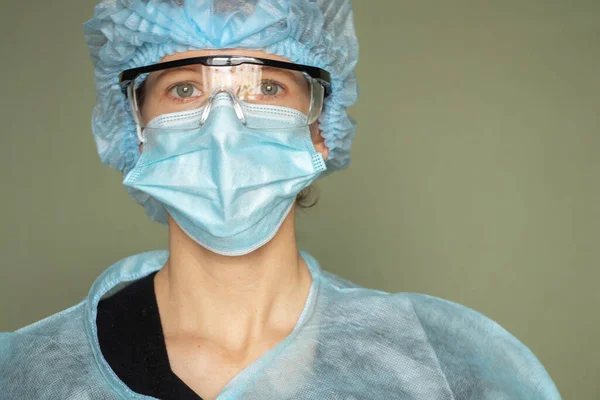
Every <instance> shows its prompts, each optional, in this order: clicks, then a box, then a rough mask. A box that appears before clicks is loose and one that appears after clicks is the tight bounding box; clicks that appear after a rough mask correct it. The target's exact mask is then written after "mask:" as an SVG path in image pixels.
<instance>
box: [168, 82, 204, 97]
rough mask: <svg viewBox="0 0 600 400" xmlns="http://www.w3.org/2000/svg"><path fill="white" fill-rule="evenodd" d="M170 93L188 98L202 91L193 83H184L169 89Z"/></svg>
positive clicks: (198, 94)
mask: <svg viewBox="0 0 600 400" xmlns="http://www.w3.org/2000/svg"><path fill="white" fill-rule="evenodd" d="M169 94H170V95H171V96H173V97H176V98H180V99H188V98H190V97H197V96H200V95H201V94H202V93H201V92H200V90H198V88H196V87H195V86H194V85H192V84H191V83H182V84H179V85H176V86H174V87H173V88H172V89H171V90H170V91H169Z"/></svg>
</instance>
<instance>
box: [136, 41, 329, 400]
mask: <svg viewBox="0 0 600 400" xmlns="http://www.w3.org/2000/svg"><path fill="white" fill-rule="evenodd" d="M218 54H231V55H247V56H254V57H261V58H270V59H274V60H281V61H288V60H287V59H285V58H282V57H278V56H274V55H270V54H266V53H264V52H261V51H246V50H211V51H189V52H185V53H178V54H175V55H171V56H168V57H165V58H164V59H163V60H162V61H170V60H176V59H181V58H188V57H198V56H205V55H218ZM149 79H150V78H149ZM148 100H149V102H148V103H146V102H145V104H149V106H148V107H146V106H144V108H143V109H142V110H141V112H142V120H143V121H142V123H146V122H148V121H149V120H150V119H151V118H152V117H153V114H155V113H156V110H155V109H153V108H152V107H153V104H154V103H153V100H152V99H148ZM311 137H312V139H313V143H314V145H315V148H316V149H317V151H319V152H320V153H321V154H322V155H323V157H324V158H325V159H326V158H327V155H328V149H327V147H326V146H325V144H324V139H323V138H322V136H321V134H320V131H319V129H318V126H317V124H314V125H313V126H312V127H311ZM141 150H142V145H140V151H141ZM294 218H295V213H294V209H292V211H291V212H290V213H289V215H288V216H287V218H286V219H285V221H284V222H283V224H282V226H281V228H280V229H279V231H278V232H277V234H276V235H275V237H274V238H273V239H272V240H271V241H270V242H269V243H267V244H266V245H264V246H263V247H261V248H259V249H258V250H256V251H254V252H252V253H250V254H247V255H244V256H238V257H226V256H221V255H218V254H215V253H213V252H211V251H209V250H207V249H205V248H203V247H202V246H200V245H198V244H197V243H196V242H194V241H193V240H192V239H190V238H189V237H188V236H187V235H186V234H185V233H184V232H183V231H182V230H181V229H180V228H179V226H178V225H177V224H176V223H175V221H174V220H173V219H171V218H169V250H170V256H169V259H168V261H167V262H166V264H165V265H164V267H163V268H162V269H161V270H160V271H159V272H158V273H157V275H156V277H155V281H154V286H155V290H156V298H157V302H158V307H159V312H160V317H161V323H162V327H163V331H164V335H165V342H166V347H167V353H168V355H169V362H170V364H171V369H172V370H173V372H175V374H177V375H178V376H179V378H180V379H182V380H183V381H184V382H185V383H186V384H187V385H188V386H189V387H191V388H192V389H193V390H194V391H196V393H198V394H199V395H200V396H201V397H202V398H204V399H206V400H210V399H215V398H216V397H217V395H218V394H219V392H220V391H221V390H222V389H223V387H224V386H226V385H227V383H228V382H229V381H231V380H232V379H233V378H234V377H235V375H237V374H238V373H239V372H240V371H242V370H243V369H245V368H246V367H247V366H248V365H250V364H251V363H252V362H253V361H255V360H257V359H258V358H260V357H261V356H262V355H263V354H265V353H266V352H267V351H268V350H270V349H271V348H272V347H274V346H275V345H277V344H278V343H280V342H281V341H282V340H283V339H284V338H285V337H286V336H288V335H289V334H290V333H291V332H292V330H293V328H294V326H295V324H296V322H297V320H298V318H299V316H300V314H301V312H302V309H303V307H304V304H305V302H306V300H307V297H308V293H309V290H310V285H311V283H312V280H311V276H310V273H309V271H308V267H307V266H306V264H305V262H304V260H303V259H302V258H301V256H300V254H299V252H298V248H297V245H296V236H295V231H294Z"/></svg>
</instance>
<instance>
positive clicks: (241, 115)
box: [200, 88, 247, 126]
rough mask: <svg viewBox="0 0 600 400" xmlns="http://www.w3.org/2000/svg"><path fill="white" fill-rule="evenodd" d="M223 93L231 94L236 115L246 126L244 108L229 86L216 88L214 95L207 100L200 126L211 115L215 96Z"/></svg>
mask: <svg viewBox="0 0 600 400" xmlns="http://www.w3.org/2000/svg"><path fill="white" fill-rule="evenodd" d="M221 93H226V94H228V95H229V98H230V100H231V103H232V104H233V109H234V110H235V115H236V116H237V117H238V119H239V120H240V122H241V123H242V125H244V126H245V125H246V123H247V121H246V116H245V115H244V110H242V106H241V105H240V102H239V101H238V99H237V97H236V96H235V95H234V94H233V93H232V92H231V90H229V89H227V88H219V89H216V90H215V92H214V93H213V94H212V96H210V98H209V99H208V101H207V102H206V107H204V111H202V117H200V126H202V125H204V124H205V123H206V121H207V120H208V116H209V115H210V112H211V111H212V108H213V103H214V100H215V97H217V96H218V95H219V94H221Z"/></svg>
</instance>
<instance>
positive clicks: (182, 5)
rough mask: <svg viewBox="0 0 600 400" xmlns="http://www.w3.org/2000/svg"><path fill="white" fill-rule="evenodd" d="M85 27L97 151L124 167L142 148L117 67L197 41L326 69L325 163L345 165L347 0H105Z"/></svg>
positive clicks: (349, 99) (349, 67)
mask: <svg viewBox="0 0 600 400" xmlns="http://www.w3.org/2000/svg"><path fill="white" fill-rule="evenodd" d="M84 33H85V38H86V42H87V44H88V47H89V50H90V54H91V56H92V59H93V62H94V67H95V79H96V90H97V99H96V106H95V107H94V112H93V116H92V129H93V133H94V138H95V140H96V144H97V148H98V153H99V154H100V158H101V160H102V162H103V163H104V164H106V165H108V166H110V167H113V168H116V169H118V170H120V171H121V172H122V173H123V174H127V173H128V172H129V171H130V170H131V169H132V168H133V166H134V165H135V163H136V162H137V160H138V158H139V156H140V154H139V141H138V139H137V135H136V126H135V121H134V119H133V115H132V114H131V112H130V110H129V103H128V102H127V100H126V98H125V95H124V94H123V93H122V91H121V88H120V86H119V74H120V73H121V72H122V71H124V70H126V69H130V68H136V67H141V66H144V65H151V64H155V63H157V62H159V61H160V60H161V59H162V58H163V57H164V56H166V55H171V54H174V53H178V52H185V51H188V50H199V49H224V48H243V49H251V50H262V51H265V52H267V53H271V54H276V55H279V56H282V57H285V58H287V59H289V60H291V61H292V62H294V63H298V64H305V65H310V66H314V67H318V68H322V69H324V70H326V71H328V72H329V73H330V74H331V77H332V93H331V95H330V96H328V97H327V98H326V99H325V106H324V109H323V114H322V115H321V117H320V119H319V124H320V128H321V131H322V135H323V137H324V138H325V145H326V146H327V148H328V149H329V156H328V158H327V160H326V162H327V167H328V170H329V171H333V170H339V169H343V168H345V167H346V166H348V164H349V162H350V146H351V143H352V139H353V138H354V136H355V134H356V127H355V122H354V121H353V120H352V119H351V118H350V117H349V116H348V114H347V112H346V108H347V107H348V106H351V105H352V104H354V103H355V102H356V99H357V96H358V90H357V84H356V77H355V74H354V67H355V65H356V63H357V61H358V41H357V38H356V33H355V30H354V21H353V14H352V7H351V5H350V1H349V0H103V1H101V2H100V3H99V4H98V5H97V6H96V8H95V12H94V17H93V18H92V19H91V20H89V21H88V22H86V23H85V24H84ZM133 190H134V192H132V191H131V190H130V193H131V194H132V196H133V197H134V198H135V199H136V200H137V201H138V202H139V203H141V204H142V205H143V206H144V207H145V208H146V212H147V213H148V214H149V215H150V216H151V217H152V218H153V219H155V220H157V221H159V222H166V215H165V214H164V210H162V207H161V206H160V205H158V204H155V202H154V201H153V200H152V199H149V198H148V197H147V196H146V195H144V194H143V193H141V192H135V189H133Z"/></svg>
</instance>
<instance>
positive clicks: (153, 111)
mask: <svg viewBox="0 0 600 400" xmlns="http://www.w3.org/2000/svg"><path fill="white" fill-rule="evenodd" d="M214 55H234V56H248V57H257V58H266V59H271V60H277V61H284V62H290V60H288V59H286V58H284V57H280V56H277V55H273V54H268V53H265V52H263V51H260V50H241V49H229V50H228V49H223V50H190V51H187V52H184V53H176V54H173V55H169V56H166V57H164V58H163V59H162V60H161V62H167V61H175V60H180V59H184V58H191V57H203V56H214ZM183 73H185V72H183ZM165 81H166V79H164V77H163V79H161V74H160V71H159V72H154V73H151V74H150V75H148V77H147V79H146V81H145V83H144V93H145V95H144V100H143V104H142V105H141V108H140V114H141V118H142V121H141V122H142V124H144V125H145V124H146V123H148V122H149V121H151V120H152V119H153V118H155V117H156V116H158V115H161V114H164V113H167V112H172V111H173V110H170V109H169V107H170V101H171V100H170V98H169V91H168V90H162V89H161V88H162V86H164V84H165ZM288 81H289V83H288V86H291V85H295V88H296V90H293V91H290V92H293V93H295V95H294V96H290V95H288V96H287V97H286V99H285V102H286V104H285V106H286V107H290V108H294V109H296V110H299V111H302V112H303V113H305V114H306V113H308V110H307V109H306V108H307V104H309V101H310V99H309V97H310V90H309V88H308V87H307V86H306V81H305V80H304V81H302V80H301V79H294V77H293V76H290V77H288ZM185 89H186V90H190V89H189V88H185ZM179 90H181V89H179ZM310 132H311V138H312V141H313V144H314V146H315V149H316V150H317V151H318V152H319V153H321V155H322V156H323V158H324V159H327V155H328V153H329V150H328V149H327V147H326V146H325V140H324V138H323V137H322V136H321V132H320V129H319V127H318V122H315V123H314V124H312V125H311V126H310ZM142 146H143V144H140V151H141V150H142Z"/></svg>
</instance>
